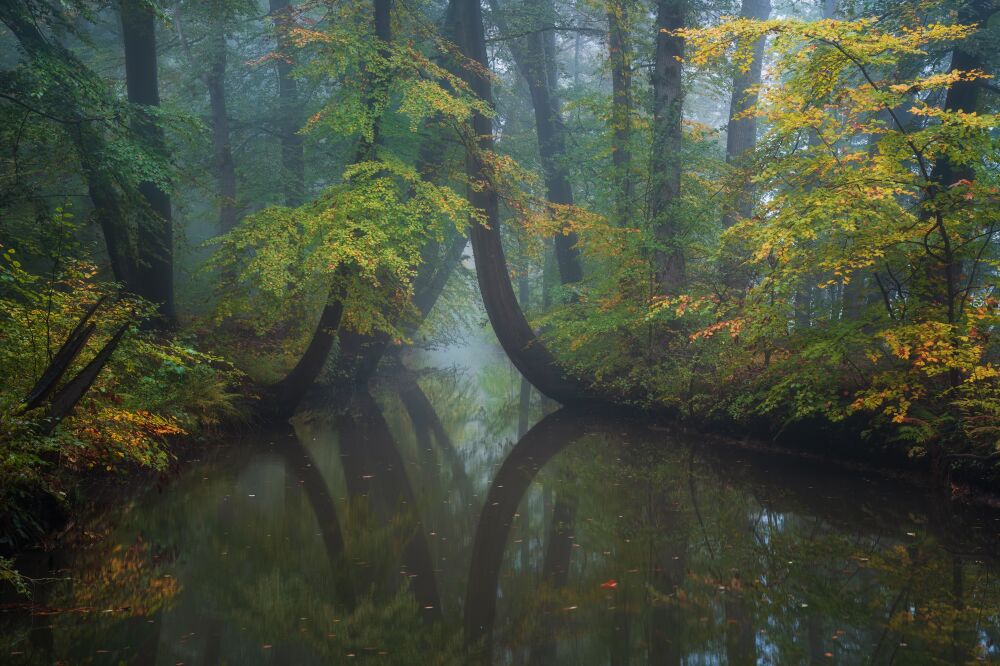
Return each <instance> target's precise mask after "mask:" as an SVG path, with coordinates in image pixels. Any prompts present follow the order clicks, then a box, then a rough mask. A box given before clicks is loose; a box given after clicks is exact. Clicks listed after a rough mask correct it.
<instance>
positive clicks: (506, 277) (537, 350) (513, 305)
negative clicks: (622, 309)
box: [450, 0, 587, 403]
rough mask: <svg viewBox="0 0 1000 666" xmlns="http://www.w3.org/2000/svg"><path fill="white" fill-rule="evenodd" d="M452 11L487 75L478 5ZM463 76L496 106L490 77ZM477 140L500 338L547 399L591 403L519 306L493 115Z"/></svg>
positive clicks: (472, 167)
mask: <svg viewBox="0 0 1000 666" xmlns="http://www.w3.org/2000/svg"><path fill="white" fill-rule="evenodd" d="M450 10H452V11H454V12H455V17H456V18H457V21H456V25H457V26H459V29H458V30H457V31H456V34H457V37H458V41H459V47H460V49H461V53H462V55H464V56H465V57H466V58H468V59H470V60H471V61H473V62H477V63H479V65H480V66H481V67H482V68H483V71H484V72H485V71H487V68H488V66H489V64H488V61H487V58H486V42H485V39H484V35H483V18H482V10H481V7H480V5H479V2H478V0H453V2H452V6H451V8H450ZM459 73H460V75H461V76H462V77H463V78H464V79H465V80H466V81H467V82H468V84H469V86H470V87H471V89H472V91H473V92H474V93H475V94H476V95H477V96H479V98H480V99H482V100H483V101H485V102H486V103H487V104H492V103H493V92H492V86H491V84H490V80H489V78H488V77H486V76H483V75H481V74H480V72H479V71H474V70H471V69H469V68H460V69H459ZM472 132H473V137H471V138H468V139H467V141H468V145H467V146H466V149H467V157H466V169H467V171H468V174H469V177H470V179H471V180H472V181H474V182H479V183H482V185H483V186H482V187H478V188H470V189H469V192H468V196H469V202H470V203H471V204H472V205H473V206H475V207H476V208H478V209H479V210H481V211H483V213H484V214H485V216H486V222H487V225H488V226H484V225H482V224H473V225H472V227H471V231H470V237H471V240H472V250H473V254H474V256H475V263H476V276H477V277H478V280H479V290H480V292H481V293H482V296H483V304H484V305H485V307H486V312H487V314H488V315H489V318H490V323H491V324H492V325H493V330H494V331H495V332H496V335H497V339H498V340H499V341H500V345H501V346H502V347H503V349H504V351H505V352H506V353H507V355H508V356H509V357H510V359H511V361H512V362H513V363H514V366H515V367H516V368H517V369H518V371H520V372H521V374H522V375H524V376H525V377H526V378H527V379H528V381H530V382H531V383H532V384H533V385H534V386H535V388H537V389H538V390H539V391H541V392H542V393H544V394H545V395H547V396H549V397H551V398H553V399H555V400H558V401H559V402H563V403H577V402H582V401H585V400H586V399H587V396H586V395H585V393H584V392H583V390H582V389H581V387H580V385H579V383H578V382H577V381H575V380H574V379H572V378H570V377H567V376H566V374H565V373H564V372H563V371H562V370H561V369H560V368H559V366H558V365H557V364H556V361H555V359H554V358H553V357H552V355H551V354H549V352H548V350H547V349H545V347H544V346H543V345H542V344H541V342H540V341H539V340H538V338H537V337H536V336H535V333H534V331H533V330H532V329H531V326H530V325H529V324H528V320H527V319H526V318H525V316H524V312H523V311H522V310H521V308H520V306H519V305H518V303H517V298H516V297H515V295H514V288H513V286H512V285H511V282H510V272H509V271H508V269H507V259H506V257H505V256H504V251H503V243H502V241H501V238H500V214H499V202H498V199H497V193H496V191H495V190H494V189H493V188H492V186H491V185H490V183H489V177H488V169H487V168H486V167H485V165H484V164H483V153H484V152H485V151H490V150H491V149H492V148H493V123H492V121H491V120H490V118H488V117H487V116H484V115H482V114H479V113H477V114H474V116H473V120H472Z"/></svg>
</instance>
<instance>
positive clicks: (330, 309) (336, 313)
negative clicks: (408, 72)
mask: <svg viewBox="0 0 1000 666" xmlns="http://www.w3.org/2000/svg"><path fill="white" fill-rule="evenodd" d="M272 4H274V3H273V2H272ZM391 13H392V0H374V2H373V4H372V23H373V26H374V29H375V38H376V39H378V40H380V42H381V43H382V44H383V45H384V48H386V49H387V48H388V45H389V44H390V43H391V42H392V28H391ZM366 78H367V82H366V84H367V86H368V89H367V91H366V96H365V97H366V103H367V104H368V106H369V108H370V109H374V108H375V107H376V105H377V103H378V100H379V99H381V98H382V97H384V96H385V95H386V94H387V88H388V85H389V81H388V79H387V78H386V77H385V76H383V75H380V74H378V73H373V72H366ZM380 124H381V118H380V117H376V118H375V120H374V122H373V127H372V133H371V138H370V139H367V138H364V137H362V138H361V140H360V141H359V143H358V149H357V154H356V156H355V160H354V161H355V162H356V163H357V162H363V161H367V160H373V159H376V158H377V156H376V154H375V148H376V146H377V145H378V144H379V142H380V141H381V132H380V129H379V128H380ZM354 270H355V269H354V268H353V267H351V266H347V265H346V264H341V265H340V266H339V267H338V268H337V270H336V272H335V274H334V277H333V284H332V285H331V287H330V292H329V293H328V294H327V300H326V304H325V305H324V306H323V311H322V312H321V313H320V318H319V322H318V324H317V325H316V330H315V331H314V332H313V336H312V338H311V339H310V341H309V345H308V347H306V351H305V353H304V354H303V355H302V358H300V359H299V362H298V363H297V364H296V365H295V367H294V368H293V369H292V371H291V372H290V373H288V375H287V376H286V377H285V378H284V379H282V380H281V381H280V382H278V383H277V384H275V385H273V386H272V387H270V388H269V389H268V391H267V393H269V394H270V398H271V399H270V400H269V404H268V405H267V406H266V407H265V411H267V412H270V413H271V414H272V415H274V416H286V415H290V414H291V413H292V412H293V411H294V410H295V407H297V406H298V404H299V402H301V400H302V398H303V397H304V396H305V394H306V391H308V390H309V388H310V387H311V386H312V385H313V382H315V381H316V378H317V377H318V376H319V373H320V372H322V370H323V365H324V364H325V363H326V359H327V358H329V356H330V352H331V351H332V350H333V344H334V342H335V341H336V339H337V330H338V328H339V327H340V320H341V318H342V316H343V314H344V298H345V297H346V294H347V288H346V284H345V282H346V281H347V280H348V279H350V277H351V275H352V274H353V273H354Z"/></svg>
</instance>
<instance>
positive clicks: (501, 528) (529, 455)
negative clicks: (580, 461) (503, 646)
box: [465, 410, 591, 658]
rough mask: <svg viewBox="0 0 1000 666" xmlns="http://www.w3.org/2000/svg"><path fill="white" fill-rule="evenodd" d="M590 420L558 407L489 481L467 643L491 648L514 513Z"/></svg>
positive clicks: (475, 552) (468, 602) (471, 584)
mask: <svg viewBox="0 0 1000 666" xmlns="http://www.w3.org/2000/svg"><path fill="white" fill-rule="evenodd" d="M590 423H591V419H589V418H586V417H584V416H582V415H580V414H575V413H573V412H570V411H566V410H561V411H558V412H555V413H553V414H550V415H549V416H547V417H545V418H544V419H542V420H541V421H539V422H538V423H537V424H536V425H535V426H534V427H533V428H531V430H529V431H528V432H527V433H525V435H524V437H522V438H521V439H520V441H518V443H517V445H516V446H515V447H514V449H513V450H511V452H510V454H509V455H508V456H507V458H506V460H504V462H503V464H502V465H501V467H500V469H499V471H497V474H496V476H495V477H494V479H493V483H492V485H491V486H490V489H489V492H488V494H487V496H486V502H485V504H484V506H483V511H482V514H481V515H480V518H479V523H478V525H477V527H476V536H475V539H474V541H473V546H472V568H471V571H470V572H469V580H468V587H467V592H466V597H465V636H466V643H467V644H468V645H470V646H477V648H476V649H480V650H481V654H482V655H483V656H485V657H487V658H488V657H489V655H490V654H491V652H492V632H493V624H494V621H495V619H496V595H497V584H498V582H499V578H500V566H501V564H502V563H503V555H504V547H505V546H506V544H507V537H508V534H509V533H510V527H511V524H512V522H513V521H514V514H515V513H516V512H517V507H518V505H519V504H520V502H521V499H522V498H523V497H524V494H525V492H526V491H527V490H528V487H529V486H530V485H531V482H532V480H533V479H534V478H535V475H536V474H537V473H538V471H539V470H540V469H541V468H542V466H544V465H545V464H546V463H547V462H548V461H549V460H550V459H551V458H552V457H553V456H554V455H556V454H557V453H559V451H561V450H562V449H563V448H564V447H566V446H567V445H568V444H570V443H571V442H572V441H573V440H574V439H575V438H577V437H579V436H580V435H581V434H582V433H583V432H585V431H586V428H587V427H588V425H590Z"/></svg>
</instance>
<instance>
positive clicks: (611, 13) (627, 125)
mask: <svg viewBox="0 0 1000 666" xmlns="http://www.w3.org/2000/svg"><path fill="white" fill-rule="evenodd" d="M629 1H630V0H613V1H612V2H610V3H609V4H608V60H610V61H611V128H612V135H611V163H612V165H613V166H614V170H615V173H614V184H615V192H614V199H615V223H616V224H618V225H619V226H625V225H626V224H627V223H628V220H629V219H630V218H631V216H632V197H633V196H634V192H633V184H632V174H631V173H630V170H631V168H632V148H631V146H632V47H631V44H630V43H629V38H628V9H629V7H628V3H629Z"/></svg>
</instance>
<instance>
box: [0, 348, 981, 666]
mask: <svg viewBox="0 0 1000 666" xmlns="http://www.w3.org/2000/svg"><path fill="white" fill-rule="evenodd" d="M455 358H459V357H458V356H457V355H455V354H453V355H452V356H450V357H448V356H442V355H440V354H439V355H436V356H435V355H423V356H419V357H417V356H413V357H411V358H409V359H407V364H408V365H409V366H410V367H411V368H413V367H416V368H419V369H418V370H416V371H413V372H407V373H403V374H398V375H397V376H394V377H393V378H389V379H385V380H383V381H382V382H380V384H379V386H378V387H377V389H376V390H374V391H373V394H372V395H368V394H363V395H358V396H356V397H355V398H354V399H353V401H352V402H351V404H350V405H349V406H348V405H344V404H340V405H338V406H336V408H334V407H329V408H324V407H316V406H315V405H314V406H313V407H312V408H310V409H309V410H306V411H304V412H303V413H300V414H299V416H298V417H297V418H296V419H295V420H294V421H293V424H292V425H289V426H287V427H284V428H277V429H272V430H269V431H267V432H258V433H254V434H253V435H247V436H244V437H236V438H231V439H230V440H227V441H222V442H216V443H212V444H209V445H206V446H205V447H203V448H200V449H198V452H197V455H199V456H200V459H199V460H194V461H191V462H187V463H185V464H183V465H182V467H181V471H180V472H179V474H177V476H176V478H174V479H172V480H170V481H169V483H166V484H163V485H162V487H160V488H150V489H148V490H146V491H144V492H132V493H129V494H128V496H127V498H126V499H122V500H120V501H118V502H116V503H115V504H114V505H113V506H111V507H110V508H109V509H107V510H106V511H105V512H104V513H103V514H102V515H99V516H97V517H95V518H93V519H92V520H91V521H89V522H88V523H87V524H86V525H85V526H84V527H83V529H81V530H79V531H80V532H81V536H79V537H78V538H76V539H75V540H74V545H73V546H67V547H64V548H62V549H58V550H55V551H53V552H51V553H46V554H44V555H42V556H34V557H29V558H27V559H26V560H25V561H24V562H23V563H22V566H23V567H25V569H26V570H27V572H28V573H29V574H30V575H32V576H34V577H36V578H46V579H47V580H40V581H38V582H37V583H36V595H35V598H34V600H33V603H32V604H31V605H30V606H26V605H25V604H24V603H16V602H13V600H11V599H9V598H8V599H5V601H7V602H10V603H7V604H5V605H4V606H3V607H2V609H0V610H2V612H0V663H12V664H20V663H32V664H51V663H70V664H81V663H94V664H123V663H132V664H331V663H357V662H373V663H384V664H413V663H427V664H463V663H472V662H477V661H478V662H486V661H490V660H492V662H493V663H498V664H645V663H655V664H723V663H729V664H752V663H760V664H806V663H831V664H867V663H875V664H888V663H897V664H925V663H926V664H933V663H969V662H975V661H977V660H978V661H998V660H1000V646H998V642H1000V561H998V553H1000V547H998V544H1000V538H998V537H1000V515H996V514H989V513H980V512H975V511H971V510H962V509H958V508H955V507H949V506H948V505H946V504H945V503H942V502H939V501H937V500H936V499H934V498H931V497H928V496H927V495H926V494H923V493H921V492H918V491H917V490H914V489H912V488H908V487H906V486H902V485H898V484H895V483H892V482H889V481H886V480H885V479H881V478H874V477H873V478H867V477H861V476H858V475H857V474H851V475H848V474H846V473H844V472H840V471H837V470H831V469H829V468H828V467H826V468H825V467H824V466H822V465H809V464H805V463H802V462H801V461H793V460H790V459H783V458H775V457H769V456H764V455H762V454H752V453H749V452H747V451H745V450H741V449H738V448H733V447H728V446H719V445H717V444H716V445H707V444H706V443H705V442H703V441H701V440H700V439H699V437H698V436H697V435H685V434H683V433H673V432H668V431H662V430H653V429H650V428H649V427H646V426H645V425H644V424H641V423H635V422H629V421H625V420H621V419H614V418H605V417H601V416H597V415H593V414H580V413H572V412H568V411H565V410H563V411H555V410H554V406H552V405H549V404H546V403H545V402H544V401H543V400H541V399H540V398H539V396H538V395H537V393H535V392H533V391H528V390H526V387H524V386H523V385H522V384H521V382H520V380H519V378H518V377H517V375H516V373H514V371H513V370H512V369H511V368H510V366H509V365H508V364H507V363H506V361H505V360H504V359H503V358H502V356H500V355H499V353H498V352H496V351H495V350H493V349H492V348H475V349H472V350H466V351H465V352H464V354H463V355H462V356H461V359H460V362H461V365H460V366H459V367H457V368H454V367H453V368H444V367H442V366H444V365H446V364H447V363H448V362H449V361H450V360H453V359H455ZM316 404H319V405H322V404H323V402H322V400H319V401H317V402H316ZM345 407H349V408H348V409H346V411H345ZM466 644H468V645H471V647H467V646H466Z"/></svg>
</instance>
